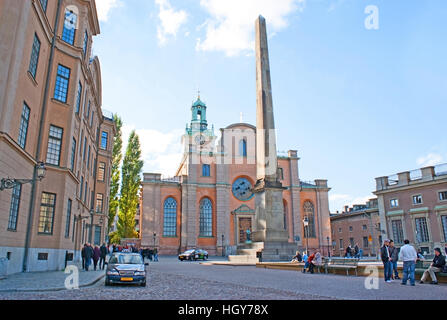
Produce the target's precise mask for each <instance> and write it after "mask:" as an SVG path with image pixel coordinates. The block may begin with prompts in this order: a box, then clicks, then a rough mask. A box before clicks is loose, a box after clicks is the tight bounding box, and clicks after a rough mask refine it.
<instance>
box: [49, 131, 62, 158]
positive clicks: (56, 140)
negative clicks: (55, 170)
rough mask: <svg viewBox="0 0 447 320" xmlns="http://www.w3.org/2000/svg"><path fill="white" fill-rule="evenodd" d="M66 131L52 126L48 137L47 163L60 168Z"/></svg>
mask: <svg viewBox="0 0 447 320" xmlns="http://www.w3.org/2000/svg"><path fill="white" fill-rule="evenodd" d="M63 132H64V130H63V129H62V128H58V127H55V126H50V134H49V137H48V150H47V163H49V164H52V165H55V166H58V165H59V164H60V158H61V147H62V135H63Z"/></svg>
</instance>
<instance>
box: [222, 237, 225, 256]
mask: <svg viewBox="0 0 447 320" xmlns="http://www.w3.org/2000/svg"><path fill="white" fill-rule="evenodd" d="M224 239H225V236H224V235H222V257H225V254H224Z"/></svg>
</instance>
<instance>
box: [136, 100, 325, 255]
mask: <svg viewBox="0 0 447 320" xmlns="http://www.w3.org/2000/svg"><path fill="white" fill-rule="evenodd" d="M206 111H207V106H206V104H205V103H203V102H202V101H201V100H200V97H199V98H198V100H197V101H196V102H195V103H194V104H193V105H192V108H191V112H192V117H191V122H190V123H189V124H188V125H187V128H186V131H185V134H184V135H183V137H182V141H183V145H184V155H183V159H182V161H181V163H180V164H179V167H178V170H177V172H176V174H175V177H174V178H170V179H162V177H161V174H156V173H145V174H144V179H143V183H142V204H141V214H140V225H141V232H140V233H141V242H142V243H141V244H142V246H144V247H154V246H155V247H157V248H158V249H159V251H160V253H161V254H177V253H179V252H180V251H183V250H185V249H190V248H199V247H200V248H203V249H205V250H207V251H208V252H209V254H210V255H230V254H234V253H235V251H236V247H237V245H239V244H243V243H245V242H246V240H247V237H249V235H247V230H253V229H252V228H253V224H254V222H255V221H254V217H255V200H254V193H253V191H252V188H253V186H254V184H255V183H256V128H255V127H254V126H252V125H250V124H246V123H236V124H232V125H229V126H228V127H226V128H224V129H221V130H220V131H221V135H220V139H219V140H218V139H217V137H216V135H215V133H214V128H213V127H212V128H211V129H210V128H209V125H208V122H207V117H206ZM298 161H299V158H298V156H297V151H294V150H291V151H289V152H288V154H287V155H279V156H278V165H279V176H280V179H281V182H282V185H283V186H284V187H285V189H284V192H283V204H284V210H285V218H284V228H285V229H286V230H287V232H288V234H289V242H291V243H296V244H297V249H302V250H303V249H305V248H306V246H307V247H308V248H309V249H320V250H328V248H329V247H330V245H328V242H327V240H326V239H328V238H330V236H331V232H330V219H329V202H328V192H329V190H330V188H328V185H327V181H326V180H315V181H314V182H313V183H305V182H302V181H300V179H299V172H298ZM304 217H307V218H308V221H309V226H308V227H307V228H308V229H306V230H307V231H308V232H304V228H305V227H304V224H303V219H304ZM307 235H308V236H307ZM329 243H330V242H329Z"/></svg>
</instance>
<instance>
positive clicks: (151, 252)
mask: <svg viewBox="0 0 447 320" xmlns="http://www.w3.org/2000/svg"><path fill="white" fill-rule="evenodd" d="M153 254H154V251H153V250H152V249H149V250H148V258H149V261H151V262H152V257H153Z"/></svg>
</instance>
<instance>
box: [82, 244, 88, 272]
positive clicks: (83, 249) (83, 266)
mask: <svg viewBox="0 0 447 320" xmlns="http://www.w3.org/2000/svg"><path fill="white" fill-rule="evenodd" d="M85 247H87V244H86V243H84V246H83V247H82V250H81V258H82V270H85Z"/></svg>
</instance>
